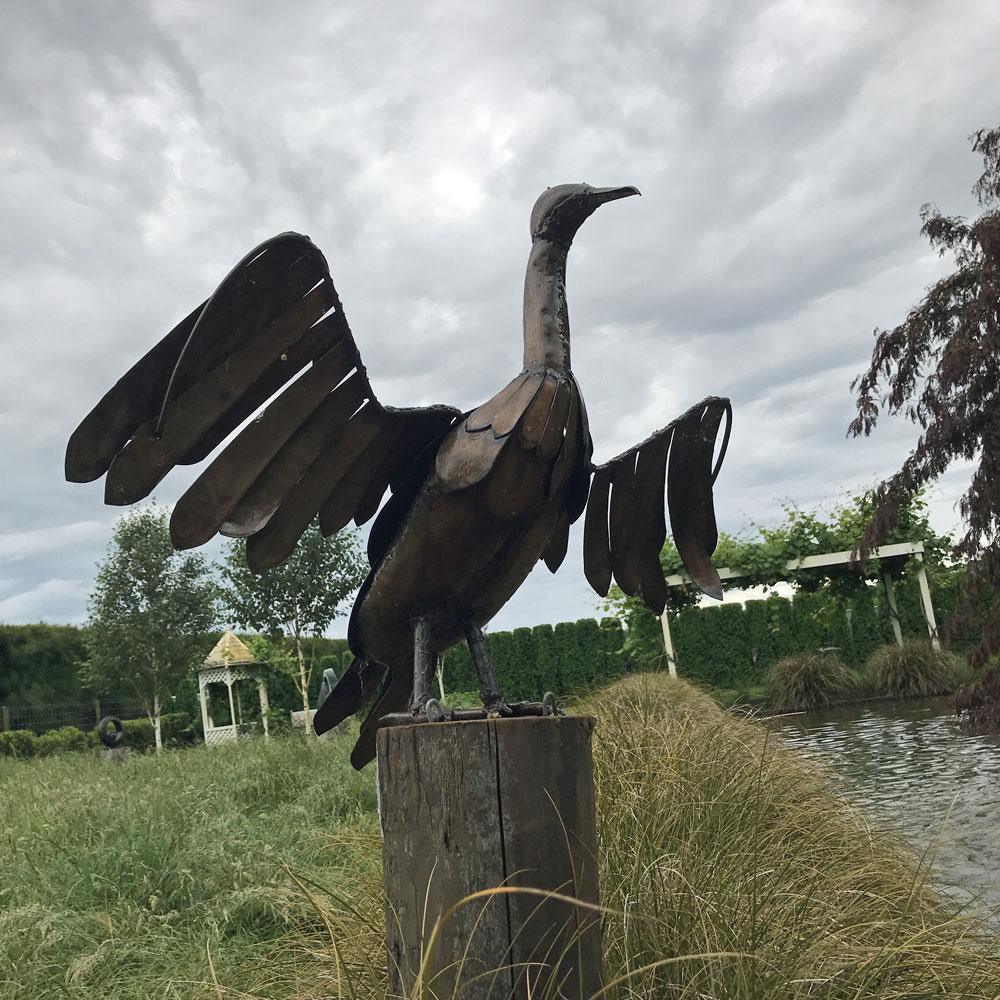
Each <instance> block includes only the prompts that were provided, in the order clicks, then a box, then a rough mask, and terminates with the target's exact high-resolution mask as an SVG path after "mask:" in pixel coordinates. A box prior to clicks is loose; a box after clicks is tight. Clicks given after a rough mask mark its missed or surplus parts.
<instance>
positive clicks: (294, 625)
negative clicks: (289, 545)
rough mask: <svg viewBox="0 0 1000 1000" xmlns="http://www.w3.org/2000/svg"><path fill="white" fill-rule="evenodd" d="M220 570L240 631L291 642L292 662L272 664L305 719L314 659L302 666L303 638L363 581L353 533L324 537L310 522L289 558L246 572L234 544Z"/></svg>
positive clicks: (316, 631) (325, 623)
mask: <svg viewBox="0 0 1000 1000" xmlns="http://www.w3.org/2000/svg"><path fill="white" fill-rule="evenodd" d="M221 571H222V577H223V580H224V581H225V588H224V599H225V602H226V605H227V606H228V608H229V612H230V614H231V615H232V618H233V621H234V622H235V623H236V624H237V625H238V626H239V627H240V628H247V629H252V630H253V631H255V632H262V633H264V634H265V635H267V636H268V637H269V638H271V639H272V640H276V639H278V638H280V637H282V636H284V637H287V638H288V639H290V640H291V641H292V644H293V647H294V661H291V659H289V660H282V658H280V657H279V658H277V659H278V662H277V663H276V664H274V665H276V666H277V667H279V668H281V667H282V666H284V668H285V669H286V670H289V672H290V674H291V676H292V678H293V679H294V681H295V685H296V687H297V688H298V692H299V694H300V695H301V697H302V708H303V710H304V711H305V712H306V718H307V719H308V717H309V715H308V713H309V682H310V679H311V677H312V672H313V666H314V662H315V656H314V655H312V656H310V657H309V661H308V663H307V662H306V656H305V651H304V649H303V643H302V639H303V636H307V635H313V636H319V635H322V634H323V632H324V631H326V629H327V628H329V626H330V623H331V622H332V621H333V619H334V618H335V617H336V616H337V614H338V612H339V611H340V608H341V604H342V602H343V601H344V600H345V598H347V597H349V596H350V595H351V594H352V593H354V591H355V590H357V589H358V587H359V586H360V584H361V581H362V580H364V578H365V574H366V572H367V564H366V562H365V558H364V556H363V554H362V552H361V545H360V542H359V539H358V534H357V532H356V531H348V530H344V531H339V532H337V534H335V535H333V536H331V537H330V538H325V537H324V536H323V534H322V532H321V531H320V529H319V525H318V524H317V523H315V522H314V523H313V524H311V525H310V526H309V528H307V529H306V531H305V533H304V534H303V535H302V537H301V538H300V539H299V543H298V545H296V546H295V550H294V551H293V552H292V554H291V555H290V556H289V557H288V559H286V560H285V561H284V562H283V563H281V564H280V565H278V566H275V567H274V568H272V569H268V570H265V571H264V572H263V573H255V572H253V570H251V569H250V567H249V566H248V565H247V560H246V546H245V545H244V543H243V542H242V541H240V540H238V539H234V540H233V541H232V542H231V543H230V545H229V548H228V549H227V551H226V555H225V560H224V562H223V564H222V567H221ZM314 649H315V646H314ZM308 732H309V727H308V726H306V733H308Z"/></svg>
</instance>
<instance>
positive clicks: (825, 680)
mask: <svg viewBox="0 0 1000 1000" xmlns="http://www.w3.org/2000/svg"><path fill="white" fill-rule="evenodd" d="M767 680H768V689H769V691H770V694H771V701H772V702H773V704H774V705H775V706H776V707H777V708H787V709H792V710H795V711H801V710H806V709H810V708H821V707H822V706H824V705H831V704H833V703H834V702H837V701H843V700H845V699H846V698H850V697H851V696H852V695H856V694H857V693H858V684H857V679H856V678H855V676H854V674H852V673H851V671H850V670H849V669H848V668H847V667H846V666H844V664H843V662H842V661H841V660H840V658H839V657H837V656H834V655H833V654H832V653H800V654H798V655H797V656H789V657H787V658H786V659H784V660H779V661H778V662H777V663H776V664H775V665H774V666H773V667H771V669H770V671H769V672H768V676H767Z"/></svg>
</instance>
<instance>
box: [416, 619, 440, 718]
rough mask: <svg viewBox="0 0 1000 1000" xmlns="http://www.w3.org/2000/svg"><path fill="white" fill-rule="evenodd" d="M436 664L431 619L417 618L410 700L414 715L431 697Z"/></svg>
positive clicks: (421, 709) (420, 710) (422, 708)
mask: <svg viewBox="0 0 1000 1000" xmlns="http://www.w3.org/2000/svg"><path fill="white" fill-rule="evenodd" d="M434 664H435V657H434V656H433V655H432V654H431V623H430V619H429V618H417V619H416V621H414V623H413V698H412V700H411V701H410V710H411V711H412V712H413V714H414V715H416V714H417V713H418V712H422V711H423V710H424V708H425V706H426V705H427V702H428V701H429V700H430V698H431V677H432V676H433V674H434Z"/></svg>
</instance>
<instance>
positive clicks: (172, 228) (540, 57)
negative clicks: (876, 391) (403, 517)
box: [0, 0, 1000, 626]
mask: <svg viewBox="0 0 1000 1000" xmlns="http://www.w3.org/2000/svg"><path fill="white" fill-rule="evenodd" d="M998 27H1000V13H998V12H997V11H996V10H995V7H994V5H992V4H991V3H989V2H988V0H981V2H977V3H971V4H968V5H966V6H965V7H964V8H963V16H962V17H961V18H959V17H956V16H954V15H953V13H950V12H949V11H948V10H947V9H945V8H944V7H943V6H942V5H938V4H931V3H925V4H919V5H918V4H909V3H907V4H902V3H888V4H880V5H871V4H862V3H857V4H851V3H848V4H841V3H837V4H833V3H830V4H821V3H816V4H809V5H800V4H789V3H784V4H782V3H760V4H754V5H745V4H739V3H736V2H725V0H705V2H703V3H692V4H684V5H664V4H662V3H655V2H652V0H650V2H640V3H636V4H631V5H628V6H627V7H623V6H622V5H621V4H617V3H611V2H597V0H589V2H587V3H583V4H580V3H570V2H557V3H552V4H545V5H538V4H537V3H528V2H527V0H515V2H512V3H507V4H503V5H490V4H460V3H458V2H451V0H448V2H442V3H437V4H433V5H415V4H403V3H398V2H380V3H373V4H366V5H364V6H360V5H347V4H341V5H330V4H328V3H324V2H320V0H302V2H301V3H298V4H296V5H295V6H294V7H287V6H275V5H273V4H266V3H251V4H245V5H243V6H242V7H241V9H240V11H239V12H235V11H229V10H228V9H225V8H222V7H219V8H213V7H206V6H205V5H194V4H190V3H188V2H183V0H173V2H170V3H166V4H158V5H156V6H150V5H146V4H141V3H138V2H136V3H129V2H126V0H108V2H106V3H103V4H100V5H96V6H95V5H91V6H89V7H88V6H86V5H82V6H81V5H72V4H67V3H58V2H50V3H38V4H29V3H27V2H22V3H20V4H19V5H18V6H17V8H16V10H15V11H14V13H13V14H12V15H11V16H10V17H9V19H8V25H7V30H6V31H5V34H4V37H3V38H2V39H0V53H2V54H3V56H4V58H3V59H2V61H0V100H2V101H3V107H4V116H3V120H2V122H0V139H2V148H0V169H3V171H4V190H5V193H6V194H7V195H8V197H7V198H6V199H5V201H4V203H3V205H2V207H0V213H2V214H0V223H2V225H3V231H4V233H5V234H7V235H13V237H14V238H13V239H7V240H5V241H4V247H3V248H2V249H0V255H2V259H3V262H4V266H5V270H4V273H3V277H2V278H0V320H2V323H3V327H2V328H3V331H4V345H5V347H6V352H5V358H6V364H5V366H4V368H3V369H2V370H0V440H2V442H3V452H4V459H5V467H6V468H7V469H8V470H10V471H9V473H8V476H7V480H6V482H5V483H4V486H3V493H2V494H0V495H2V497H3V500H2V523H0V566H2V569H0V618H7V619H8V620H18V619H21V620H26V619H31V618H37V617H48V618H50V619H51V620H79V618H80V616H81V615H82V613H83V598H84V595H85V594H86V592H87V590H88V588H89V585H90V581H91V578H92V573H93V564H94V562H95V561H96V559H97V558H99V556H100V554H101V552H102V550H103V542H102V541H101V539H100V537H99V534H100V533H99V529H97V528H94V527H93V526H94V524H95V523H96V524H97V525H100V524H102V523H104V524H108V525H110V522H111V520H112V519H113V517H114V515H115V513H116V512H115V511H114V510H111V509H108V508H104V507H102V505H101V502H100V501H101V489H100V486H99V484H93V485H89V486H82V487H81V486H78V485H73V486H71V485H69V484H64V483H63V482H62V481H61V472H62V451H63V447H64V444H65V440H66V438H67V437H68V434H69V432H70V431H71V430H72V428H73V427H74V426H75V424H76V423H77V422H78V420H79V419H80V418H81V416H82V415H83V414H84V413H85V412H86V411H87V410H88V409H89V408H90V406H92V405H93V403H94V402H95V401H96V400H97V398H99V396H100V395H101V394H102V393H103V392H104V391H105V389H106V388H107V387H108V386H109V385H110V384H111V383H112V382H113V381H114V379H116V378H117V377H118V376H119V375H120V374H121V373H122V372H123V371H124V370H125V369H126V368H127V367H128V366H129V365H130V364H131V363H132V362H133V361H134V360H135V359H136V358H137V357H138V356H139V355H140V354H141V353H143V352H144V351H145V350H146V349H147V348H148V347H149V346H150V345H151V344H152V343H153V342H154V341H155V340H157V339H158V338H159V337H160V336H162V334H163V333H164V332H165V331H166V330H167V329H169V328H170V327H171V326H172V325H173V324H174V323H175V322H176V321H177V320H178V319H179V318H181V317H182V316H183V315H185V314H186V313H187V312H188V311H189V310H190V309H191V308H192V307H193V306H194V305H195V304H196V303H197V302H199V301H201V299H202V298H204V296H205V295H207V294H208V292H209V291H211V289H212V287H214V284H215V283H216V282H217V281H218V280H219V279H220V278H221V276H222V275H223V274H225V273H226V271H227V270H228V269H229V267H230V266H231V265H232V263H233V262H234V261H235V260H236V259H238V258H239V257H240V256H241V255H242V253H244V252H245V251H246V250H247V249H248V248H249V247H250V246H252V245H253V244H254V243H256V242H258V241H259V240H261V239H263V238H265V237H267V236H269V235H271V234H272V233H274V232H278V231H280V230H283V229H297V230H299V231H303V232H307V233H309V234H310V235H311V236H312V238H313V239H314V240H315V241H316V243H317V244H318V245H319V246H320V247H321V249H323V251H324V252H325V253H326V255H327V257H328V259H329V261H330V264H331V268H332V272H333V275H334V280H335V282H336V284H337V287H338V290H339V292H340V294H341V297H342V299H343V301H344V304H345V308H346V311H347V314H348V317H349V318H350V321H351V324H352V326H353V328H354V330H355V333H356V336H357V339H358V342H359V344H360V346H361V350H362V353H363V356H364V358H365V361H366V363H367V365H368V367H369V371H370V372H371V375H372V379H373V382H374V384H375V388H376V390H377V391H378V393H379V394H380V397H381V398H383V399H384V400H385V401H386V402H389V403H395V404H400V405H405V404H408V403H419V402H437V401H441V402H450V403H453V404H455V405H458V406H461V407H470V406H473V405H475V404H476V403H478V402H480V401H481V400H482V399H485V398H487V397H488V396H489V395H492V393H493V392H495V391H496V390H497V389H498V388H499V387H500V386H501V385H502V384H503V383H504V382H506V381H507V380H508V379H509V378H510V377H511V376H512V375H513V374H515V372H516V371H517V369H518V368H519V365H520V339H519V338H520V294H521V284H522V280H523V269H524V262H525V259H526V256H527V249H528V242H527V216H528V210H529V208H530V206H531V203H532V201H533V200H534V198H535V196H536V195H537V194H538V192H539V191H540V190H541V189H542V188H544V187H545V186H546V185H548V184H553V183H561V182H563V181H566V180H582V179H586V180H589V181H591V182H593V183H632V184H636V185H637V186H638V187H639V188H640V189H641V190H642V192H643V198H642V199H641V200H640V199H635V200H631V201H630V202H627V203H621V204H619V205H615V206H609V207H608V208H606V209H603V210H602V211H601V212H600V213H598V214H597V215H596V216H595V217H594V218H593V219H592V220H591V221H590V222H588V224H587V226H586V227H585V228H584V229H583V230H582V231H581V234H580V236H579V238H578V241H577V244H576V246H575V247H574V250H573V254H572V257H571V261H570V273H569V282H568V285H569V293H570V306H571V313H572V324H573V330H574V343H573V352H574V367H575V370H576V371H577V374H578V376H579V379H580V381H581V384H582V385H583V387H584V390H585V391H586V393H587V399H588V406H589V409H590V415H591V420H592V424H593V428H594V434H595V439H596V442H597V448H598V457H599V458H607V457H610V455H612V454H614V453H616V452H617V451H620V450H621V449H622V448H624V447H627V446H628V445H630V444H631V443H633V442H634V441H635V440H638V439H640V438H642V437H644V436H645V435H646V434H647V433H648V432H649V431H650V430H651V429H652V428H653V427H655V426H661V425H662V424H664V423H665V422H666V421H667V420H669V419H670V418H671V417H673V416H674V415H676V413H678V412H679V411H681V410H682V409H684V408H686V407H687V406H688V405H690V403H692V402H693V401H695V400H696V399H697V398H699V397H700V396H702V395H705V394H707V393H710V392H716V393H723V394H730V395H731V396H732V397H733V399H734V403H735V406H736V424H735V429H734V437H733V446H732V449H731V457H730V460H729V462H728V464H727V468H726V470H725V471H724V473H723V476H722V478H721V479H720V483H719V486H720V495H719V511H720V522H721V523H722V526H723V527H724V528H728V529H729V530H734V529H736V528H739V527H740V526H741V525H742V524H744V523H746V522H747V521H749V520H756V521H761V522H767V521H769V520H772V521H773V520H774V519H775V518H777V517H780V516H781V514H780V510H779V506H778V503H777V501H778V499H779V498H782V497H791V498H794V499H795V500H796V501H797V502H800V503H803V504H810V503H823V502H829V501H830V500H831V499H836V498H838V497H841V496H842V495H843V494H844V492H845V491H847V490H851V489H856V488H858V487H859V486H863V485H867V484H869V483H870V482H872V481H873V480H874V479H875V478H876V477H877V476H878V475H880V474H884V473H886V472H888V471H890V470H891V469H892V468H893V466H894V464H895V463H897V462H898V461H899V460H900V458H901V457H902V456H903V455H904V454H905V452H906V450H907V448H908V447H909V445H910V444H911V443H912V440H913V433H912V428H908V427H906V426H903V425H900V426H895V425H889V426H887V428H886V430H885V431H884V432H881V433H879V434H878V435H877V436H876V437H875V438H873V439H871V440H869V441H864V442H858V441H847V440H845V438H844V431H845V428H846V423H847V421H848V420H849V419H850V416H851V401H850V394H849V391H848V389H847V383H848V381H849V379H850V376H851V375H852V374H854V373H855V372H856V371H857V370H859V369H860V367H861V366H862V365H863V364H864V362H865V359H866V356H867V354H868V352H869V351H870V347H871V339H870V331H871V329H872V327H874V326H875V325H889V324H892V323H893V322H895V321H897V320H898V319H899V318H900V317H901V316H902V315H903V314H904V313H905V310H906V308H907V307H908V306H909V305H911V304H912V303H913V302H914V301H915V300H916V299H917V298H918V297H919V295H920V293H921V291H922V289H923V288H924V287H925V286H926V284H927V283H928V282H930V281H931V280H933V278H934V276H935V275H936V274H938V273H940V268H941V266H942V264H941V263H940V262H937V261H936V260H934V259H933V258H930V257H929V256H928V254H927V252H926V248H925V247H924V246H923V245H922V244H921V243H920V240H919V237H918V236H917V229H918V226H919V222H918V220H917V215H916V213H917V209H918V208H919V205H920V204H921V203H922V202H924V201H927V200H936V201H938V202H940V203H941V204H942V206H944V207H947V209H948V210H949V211H970V210H971V209H972V201H971V198H970V196H969V194H968V189H969V186H970V184H971V182H972V180H973V178H974V175H975V172H976V162H975V160H974V159H973V158H972V157H971V156H970V155H969V153H968V151H967V145H966V141H965V137H966V135H967V134H968V133H969V132H970V131H972V130H973V129H974V128H976V127H978V126H981V125H988V124H990V123H991V122H992V120H993V116H994V115H995V106H994V104H993V101H992V94H991V93H990V92H989V88H988V87H986V86H984V85H983V83H984V81H987V80H990V79H992V76H993V71H994V55H993V53H994V50H995V43H996V37H997V29H998ZM930 66H933V67H935V71H934V72H930V71H929V70H928V67H930ZM195 474H196V470H178V471H176V472H175V473H174V474H172V475H171V477H169V479H168V480H167V481H166V482H165V483H164V484H161V487H160V489H158V491H157V496H158V498H159V499H160V500H161V502H165V503H169V502H171V501H172V500H174V499H175V498H176V497H177V496H178V495H179V493H180V492H181V491H182V490H183V488H184V486H185V484H186V483H187V482H190V479H191V478H192V477H193V475H195ZM961 486H962V482H961V475H955V476H949V477H946V480H945V482H944V483H943V484H942V492H941V495H940V496H939V497H938V498H936V499H935V501H934V509H935V517H938V518H940V519H941V520H942V523H944V522H946V521H948V522H949V524H950V523H953V521H954V513H953V511H951V501H952V500H953V498H954V496H956V495H957V493H958V491H960V489H961ZM949 519H951V520H950V521H949ZM46 536H50V540H48V541H44V540H42V539H43V538H44V537H46ZM32 539H39V540H40V544H38V545H37V547H36V550H35V551H34V552H29V550H30V548H31V546H32V544H33V543H32ZM578 544H579V540H578V538H577V537H576V535H574V537H573V539H572V540H571V551H570V556H569V558H568V559H567V562H566V564H565V565H564V567H563V569H562V570H560V572H559V574H557V576H556V577H555V578H550V577H549V575H548V573H547V571H545V570H544V569H542V570H541V571H540V572H537V573H535V574H533V575H532V577H531V578H530V580H529V582H528V584H527V585H526V588H525V590H524V592H523V593H522V594H521V595H519V596H518V597H517V598H515V600H514V601H512V602H511V605H510V606H509V607H508V609H506V610H505V611H504V612H502V613H501V617H500V619H499V620H498V622H497V625H501V626H508V625H511V624H531V623H533V622H535V621H538V620H542V619H550V620H555V619H558V618H562V617H578V616H580V615H582V614H589V613H592V612H593V610H594V608H595V606H596V604H597V599H596V598H595V597H593V596H591V595H589V592H588V591H587V589H586V584H585V582H583V581H582V576H581V572H580V565H579V562H580V560H579V552H578ZM26 547H27V548H26ZM4 553H7V555H6V557H5V556H4ZM5 558H6V560H7V561H6V562H4V561H3V560H4V559H5ZM539 609H545V610H544V611H541V610H539Z"/></svg>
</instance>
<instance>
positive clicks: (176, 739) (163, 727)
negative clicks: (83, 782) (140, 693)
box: [0, 712, 196, 760]
mask: <svg viewBox="0 0 1000 1000" xmlns="http://www.w3.org/2000/svg"><path fill="white" fill-rule="evenodd" d="M123 725H124V726H125V740H124V743H123V744H122V745H123V746H125V747H128V748H129V749H130V750H152V749H153V748H154V747H155V745H156V739H155V736H154V733H153V724H152V723H151V722H150V721H149V719H126V720H125V721H124V723H123ZM160 735H161V738H162V740H163V745H164V746H180V745H183V744H186V743H192V742H194V740H195V739H196V733H195V729H194V726H193V725H192V722H191V718H190V716H188V715H186V714H185V713H183V712H172V713H170V714H167V715H162V716H160ZM100 745H101V743H100V740H99V739H98V736H97V730H96V729H92V730H90V731H89V732H84V731H83V730H82V729H77V728H76V726H64V727H63V728H62V729H53V730H50V731H49V732H47V733H42V734H41V735H37V734H36V733H33V732H32V731H31V730H30V729H13V730H9V731H7V732H0V757H17V758H19V759H21V760H28V759H30V758H32V757H49V756H51V755H52V754H57V753H73V752H79V751H81V750H93V749H95V748H97V747H99V746H100Z"/></svg>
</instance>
